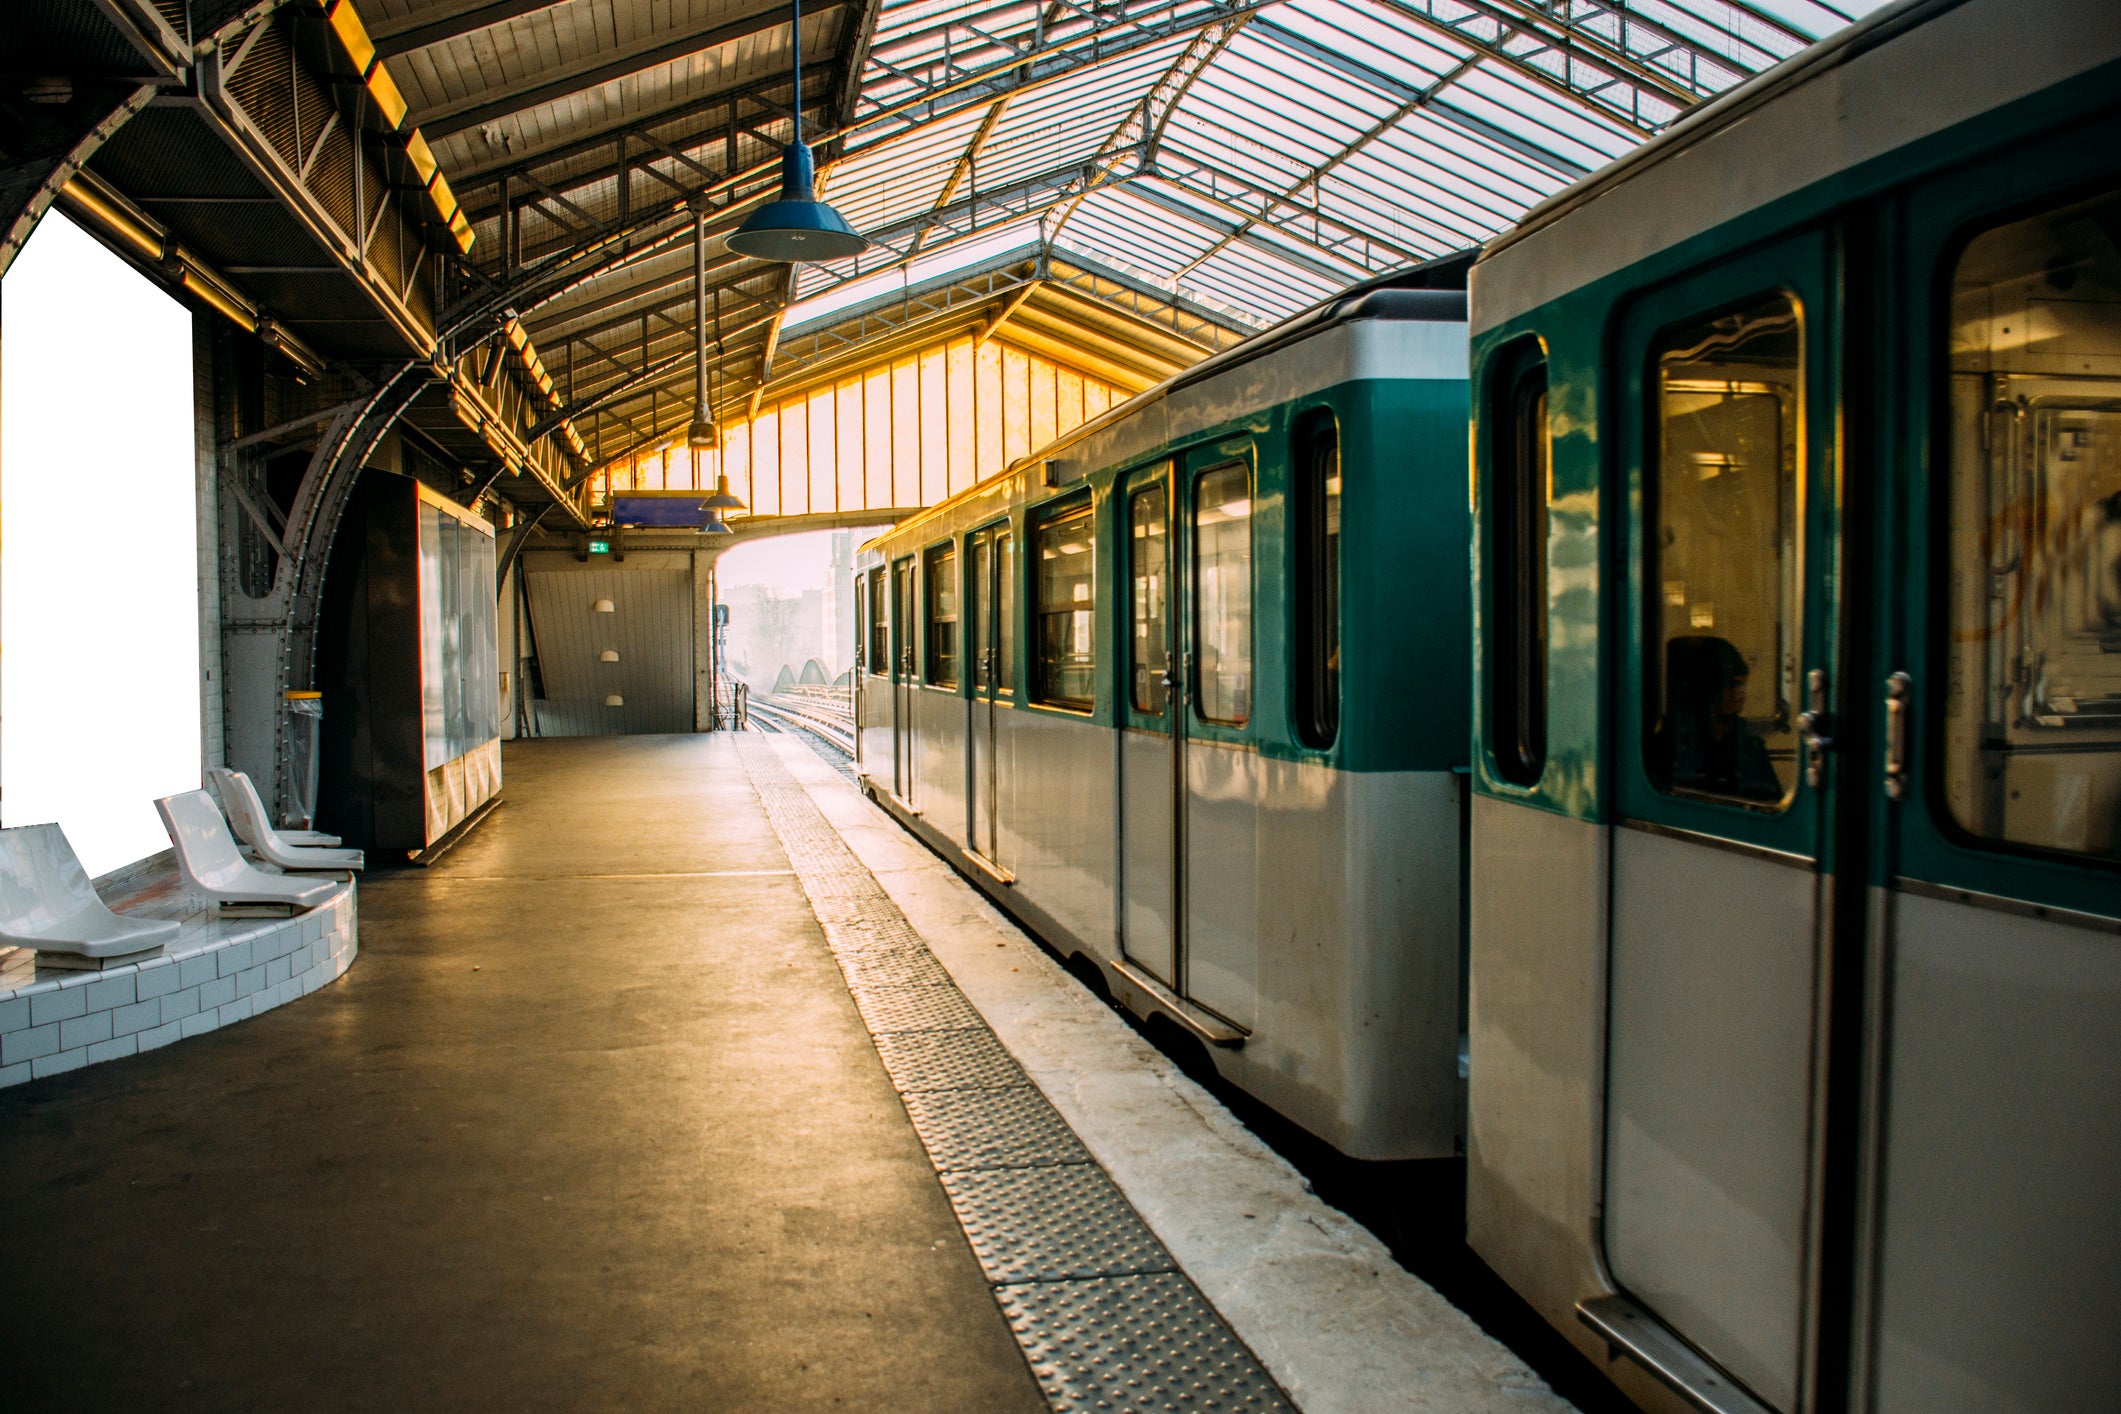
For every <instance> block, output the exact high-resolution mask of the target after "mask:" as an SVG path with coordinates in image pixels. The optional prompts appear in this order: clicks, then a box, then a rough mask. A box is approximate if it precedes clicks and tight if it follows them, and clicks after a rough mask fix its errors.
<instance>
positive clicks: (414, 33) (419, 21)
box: [368, 0, 567, 59]
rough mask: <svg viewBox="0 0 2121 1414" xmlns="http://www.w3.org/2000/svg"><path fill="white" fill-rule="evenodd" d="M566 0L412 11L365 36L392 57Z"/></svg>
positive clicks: (490, 1)
mask: <svg viewBox="0 0 2121 1414" xmlns="http://www.w3.org/2000/svg"><path fill="white" fill-rule="evenodd" d="M565 3H567V0H485V3H484V4H474V5H468V6H464V7H462V8H460V9H458V10H455V11H453V12H452V13H450V14H447V15H443V16H440V17H439V18H428V17H427V16H426V15H425V14H414V15H409V16H406V17H405V18H403V19H398V20H386V21H384V22H382V23H380V24H378V25H376V26H375V27H374V28H373V29H371V30H370V31H369V36H368V37H369V38H370V39H372V40H374V41H375V46H376V53H378V54H380V55H381V56H383V57H384V58H385V59H394V58H396V57H397V56H398V55H400V54H410V53H411V52H412V51H413V50H415V49H425V48H427V47H428V46H429V45H430V44H441V43H444V42H446V41H448V40H452V39H461V38H463V37H464V36H465V35H467V34H477V33H478V32H479V31H480V30H482V29H491V28H492V27H493V26H495V25H498V24H505V23H506V22H507V21H509V20H513V19H517V18H519V17H521V16H523V15H534V14H536V13H537V12H538V11H540V10H552V9H557V8H558V7H559V6H561V5H563V4H565Z"/></svg>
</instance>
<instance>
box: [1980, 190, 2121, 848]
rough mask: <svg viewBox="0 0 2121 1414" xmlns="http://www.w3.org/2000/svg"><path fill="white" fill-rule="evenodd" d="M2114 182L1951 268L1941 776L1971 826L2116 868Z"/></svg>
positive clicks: (2118, 500)
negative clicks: (1946, 660)
mask: <svg viewBox="0 0 2121 1414" xmlns="http://www.w3.org/2000/svg"><path fill="white" fill-rule="evenodd" d="M2117 232H2121V192H2116V191H2108V192H2107V193H2105V194H2104V195H2101V196H2099V197H2097V198H2095V199H2093V200H2090V201H2080V202H2076V203H2073V204H2070V205H2066V206H2060V207H2057V208H2055V209H2052V210H2049V211H2045V212H2042V213H2040V214H2039V215H2036V216H2032V217H2029V218H2027V219H2024V220H2019V221H2014V222H2011V223H2010V224H2008V225H2002V226H1997V227H1993V228H1991V229H1989V230H1987V231H1984V232H1982V233H1981V234H1979V235H1977V236H1976V237H1975V238H1974V239H1973V241H1972V242H1971V243H1969V244H1968V245H1967V246H1966V248H1965V252H1964V254H1962V255H1961V256H1960V257H1959V261H1958V264H1957V266H1956V268H1955V269H1954V270H1953V272H1952V287H1951V321H1950V327H1949V330H1948V337H1949V339H1950V344H1949V347H1948V349H1947V350H1945V351H1944V352H1945V354H1946V357H1947V358H1948V359H1949V368H1950V374H1949V379H1950V409H1951V410H1950V418H1949V424H1948V427H1949V430H1948V433H1947V442H1948V457H1949V463H1948V464H1949V466H1950V493H1949V494H1950V502H1949V510H1948V516H1949V525H1950V531H1949V535H1950V539H1949V549H1948V553H1947V555H1946V561H1947V564H1948V565H1949V590H1948V592H1949V595H1950V607H1949V611H1948V616H1947V617H1948V622H1949V633H1948V643H1949V655H1950V665H1951V666H1950V677H1949V686H1948V688H1947V691H1946V696H1945V722H1944V784H1945V795H1946V798H1947V800H1948V801H1949V804H1950V810H1951V813H1952V816H1953V818H1954V819H1955V820H1956V821H1957V822H1958V824H1959V825H1960V827H1961V828H1963V829H1964V830H1966V831H1967V832H1968V833H1970V834H1973V835H1975V836H1979V837H1982V838H1986V839H1992V840H1998V841H2004V842H2008V843H2011V844H2017V845H2025V846H2030V847H2033V848H2038V849H2049V850H2057V851H2066V852H2068V853H2071V854H2078V855H2090V856H2093V857H2097V858H2103V859H2106V860H2109V861H2114V860H2121V248H2117V243H2116V241H2117V234H2116V233H2117Z"/></svg>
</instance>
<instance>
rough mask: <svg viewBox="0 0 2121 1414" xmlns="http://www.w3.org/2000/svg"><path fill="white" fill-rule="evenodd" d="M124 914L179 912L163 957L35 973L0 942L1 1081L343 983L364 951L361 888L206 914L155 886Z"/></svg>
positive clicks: (75, 1064) (90, 1059) (156, 1041)
mask: <svg viewBox="0 0 2121 1414" xmlns="http://www.w3.org/2000/svg"><path fill="white" fill-rule="evenodd" d="M151 892H152V893H153V894H156V895H159V897H156V898H154V899H153V901H152V902H147V901H145V900H143V905H144V906H141V907H138V908H131V907H127V906H125V904H124V902H123V901H122V900H118V899H113V900H112V903H113V907H115V908H117V909H118V911H119V912H121V913H133V912H137V913H139V914H142V915H158V916H163V917H179V918H182V919H183V922H184V930H183V931H182V932H181V933H179V934H178V935H177V937H176V939H175V941H173V942H172V943H171V944H170V945H169V947H168V948H167V950H166V951H165V952H164V954H163V956H161V957H158V958H155V959H153V960H152V961H149V962H143V963H137V964H129V965H127V966H124V967H112V968H108V969H106V970H104V971H101V972H68V973H61V974H59V975H58V976H56V977H55V976H52V975H51V974H49V973H47V974H46V975H45V976H44V977H42V978H39V979H37V980H34V981H32V980H29V977H30V976H31V975H33V974H32V973H30V971H29V968H28V966H27V965H26V963H27V956H28V955H27V954H25V953H22V952H19V951H17V952H15V954H14V955H13V956H7V954H8V952H9V950H8V949H4V948H0V1087H6V1086H9V1085H20V1084H22V1083H23V1082H24V1081H28V1080H42V1079H43V1078H44V1077H45V1076H47V1075H59V1074H63V1073H64V1072H66V1071H69V1070H78V1069H80V1068H81V1067H82V1066H84V1065H93V1064H95V1063H96V1062H97V1061H107V1060H116V1059H117V1058H118V1057H120V1056H130V1055H137V1054H138V1053H140V1052H141V1051H151V1050H153V1049H155V1048H156V1047H157V1046H166V1045H168V1044H169V1043H170V1042H172V1041H176V1040H180V1039H182V1038H184V1037H187V1036H197V1035H199V1034H200V1033H202V1032H206V1031H212V1030H214V1029H215V1028H216V1027H221V1026H226V1025H228V1024H229V1023H230V1022H232V1021H241V1020H243V1019H244V1018H245V1017H248V1016H255V1015H256V1014H257V1013H259V1012H261V1011H269V1010H270V1009H272V1008H273V1007H276V1006H279V1005H281V1004H283V1003H285V1002H291V1001H293V1000H294V999H295V998H296V997H300V996H305V995H307V994H308V993H310V992H314V991H315V990H316V989H317V988H319V987H321V986H323V985H324V984H325V983H327V982H331V981H334V980H336V979H337V978H338V977H340V976H341V975H342V974H344V973H345V971H346V969H347V968H348V967H349V966H351V965H352V963H353V960H354V954H355V952H356V951H358V950H359V946H360V943H359V928H358V919H357V911H356V908H355V904H354V885H353V884H352V883H350V882H342V883H341V884H340V885H339V888H338V892H336V893H334V894H333V895H332V896H331V897H330V898H329V899H328V900H326V901H325V902H324V903H323V904H321V905H319V906H318V907H316V908H314V909H311V910H310V911H309V912H308V913H303V914H297V915H296V916H295V917H293V918H211V917H208V916H207V912H206V910H205V908H204V907H203V900H199V899H197V898H186V897H183V896H182V894H181V893H175V894H172V893H171V892H169V891H166V890H161V889H156V890H152V891H151Z"/></svg>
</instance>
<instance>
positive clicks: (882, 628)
mask: <svg viewBox="0 0 2121 1414" xmlns="http://www.w3.org/2000/svg"><path fill="white" fill-rule="evenodd" d="M868 666H869V671H870V672H872V673H882V674H888V673H889V672H890V671H891V600H890V597H889V596H888V595H886V594H885V592H884V569H883V566H881V565H879V566H877V567H876V568H875V569H873V570H871V571H869V664H868Z"/></svg>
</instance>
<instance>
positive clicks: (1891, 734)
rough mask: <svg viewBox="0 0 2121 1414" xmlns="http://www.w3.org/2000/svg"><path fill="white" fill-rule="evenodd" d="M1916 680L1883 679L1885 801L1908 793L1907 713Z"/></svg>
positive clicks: (1896, 675) (1898, 675)
mask: <svg viewBox="0 0 2121 1414" xmlns="http://www.w3.org/2000/svg"><path fill="white" fill-rule="evenodd" d="M1914 688H1915V680H1914V679H1913V678H1911V677H1909V676H1908V675H1907V674H1906V673H1894V674H1893V675H1892V676H1890V677H1888V678H1887V679H1886V680H1885V798H1886V799H1887V800H1898V799H1900V797H1901V796H1903V795H1906V794H1907V714H1908V709H1909V708H1910V707H1912V706H1913V705H1914V704H1913V700H1912V699H1913V697H1914Z"/></svg>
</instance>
